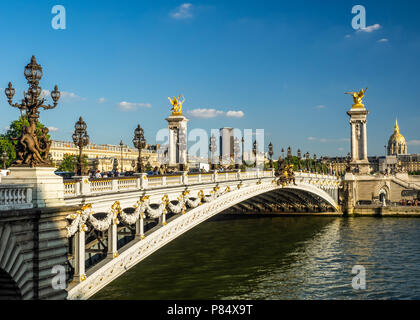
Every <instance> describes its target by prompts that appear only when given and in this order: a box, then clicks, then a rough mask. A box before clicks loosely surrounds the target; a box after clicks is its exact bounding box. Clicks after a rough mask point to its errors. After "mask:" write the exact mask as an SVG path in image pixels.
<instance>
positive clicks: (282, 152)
mask: <svg viewBox="0 0 420 320" xmlns="http://www.w3.org/2000/svg"><path fill="white" fill-rule="evenodd" d="M281 157H282V158H283V159H284V149H283V148H281Z"/></svg>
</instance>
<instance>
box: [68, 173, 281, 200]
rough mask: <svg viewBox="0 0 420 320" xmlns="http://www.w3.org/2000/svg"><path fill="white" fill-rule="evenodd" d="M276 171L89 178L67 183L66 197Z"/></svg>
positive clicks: (259, 175) (212, 180)
mask: <svg viewBox="0 0 420 320" xmlns="http://www.w3.org/2000/svg"><path fill="white" fill-rule="evenodd" d="M273 174H274V172H273V171H271V170H268V171H246V172H239V171H238V172H237V171H231V172H213V173H191V174H187V172H184V173H182V174H176V175H158V176H147V175H146V174H145V173H142V174H139V175H135V176H131V177H119V178H103V179H96V178H95V179H94V178H88V177H82V178H80V177H79V178H76V179H67V180H64V198H72V197H78V196H81V195H91V194H104V193H113V192H118V191H129V190H146V189H154V188H161V187H164V186H177V185H193V184H201V183H212V182H225V181H234V180H245V179H255V178H264V177H271V176H273Z"/></svg>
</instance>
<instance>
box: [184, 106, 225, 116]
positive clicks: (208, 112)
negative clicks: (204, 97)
mask: <svg viewBox="0 0 420 320" xmlns="http://www.w3.org/2000/svg"><path fill="white" fill-rule="evenodd" d="M187 113H188V114H189V115H190V116H191V117H194V118H205V119H207V118H215V117H217V116H222V115H224V114H225V113H224V112H223V111H219V110H216V109H200V108H198V109H194V110H188V111H187Z"/></svg>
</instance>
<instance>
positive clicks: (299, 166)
mask: <svg viewBox="0 0 420 320" xmlns="http://www.w3.org/2000/svg"><path fill="white" fill-rule="evenodd" d="M297 158H298V170H299V171H300V170H301V169H302V167H301V165H300V159H302V153H301V151H300V149H298V151H297Z"/></svg>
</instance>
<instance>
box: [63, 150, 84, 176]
mask: <svg viewBox="0 0 420 320" xmlns="http://www.w3.org/2000/svg"><path fill="white" fill-rule="evenodd" d="M82 161H83V166H84V167H85V168H89V162H88V157H87V155H84V156H83V160H82ZM77 162H78V158H77V156H76V155H73V154H65V155H64V157H63V160H62V161H61V163H60V166H59V167H58V170H59V171H66V172H76V169H77Z"/></svg>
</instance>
